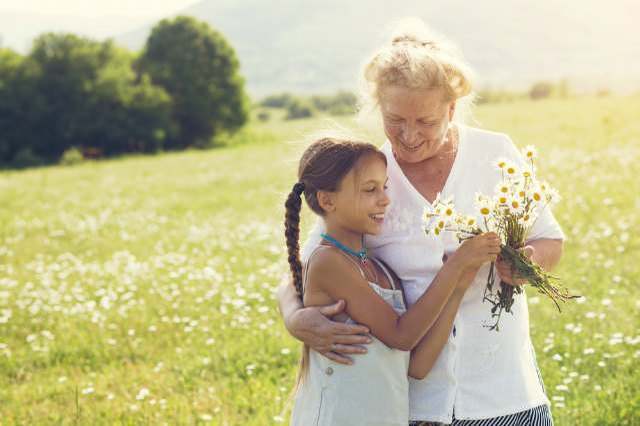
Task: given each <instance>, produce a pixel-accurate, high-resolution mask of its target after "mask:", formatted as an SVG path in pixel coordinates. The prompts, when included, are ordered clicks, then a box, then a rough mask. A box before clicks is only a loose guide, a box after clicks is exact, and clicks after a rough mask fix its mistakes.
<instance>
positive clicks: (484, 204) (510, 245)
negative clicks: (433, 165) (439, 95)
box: [425, 146, 578, 331]
mask: <svg viewBox="0 0 640 426" xmlns="http://www.w3.org/2000/svg"><path fill="white" fill-rule="evenodd" d="M523 155H524V157H525V159H526V162H525V166H524V168H521V167H518V165H517V164H515V163H514V162H512V161H509V160H506V159H498V160H497V161H496V166H497V167H498V169H499V170H500V172H501V175H502V179H501V182H500V183H499V184H498V185H497V186H496V189H495V192H494V194H493V195H492V196H488V195H485V194H479V193H478V194H476V200H475V207H476V209H477V213H478V214H477V216H470V215H462V214H459V213H458V212H456V210H455V206H454V203H453V200H452V198H448V199H441V197H440V194H438V197H437V198H436V200H435V201H434V203H433V210H430V211H427V212H426V213H425V219H426V222H425V231H426V232H427V234H433V235H436V236H439V235H441V234H442V233H443V232H445V231H451V232H454V233H455V234H456V235H457V237H458V239H459V240H460V241H462V240H465V239H467V238H471V237H473V236H474V235H478V234H481V233H483V232H490V231H493V232H496V233H497V234H498V235H500V237H501V239H502V241H503V245H502V247H501V251H500V258H501V259H503V260H505V261H506V262H507V263H508V264H510V265H511V272H512V275H513V277H514V278H516V279H524V280H526V281H527V282H528V283H530V284H531V285H532V286H534V287H535V288H536V289H537V290H538V291H539V292H540V293H542V294H544V295H546V296H548V297H549V298H551V300H552V301H553V302H554V303H555V305H556V307H557V308H558V311H560V304H559V302H565V301H567V300H569V299H572V298H575V297H578V296H571V295H570V294H569V292H568V291H567V290H566V289H565V288H563V287H562V286H561V285H560V284H559V280H558V278H557V277H554V276H553V275H551V274H549V273H547V272H546V271H545V270H543V269H542V268H541V267H540V266H539V265H537V264H536V263H534V262H533V261H531V260H530V259H529V258H528V257H527V256H526V255H525V254H524V253H523V252H522V251H521V250H520V249H521V248H522V247H523V246H524V243H525V238H526V236H527V234H528V233H529V230H530V229H531V227H532V226H533V224H534V223H535V222H536V219H537V217H538V215H539V214H541V212H542V211H543V209H545V208H550V206H551V205H553V204H555V203H556V202H558V201H559V199H560V196H559V194H558V191H556V190H555V189H554V188H552V187H551V186H549V184H548V183H546V182H544V181H539V180H537V179H536V177H535V167H534V158H535V157H536V150H535V148H534V147H533V146H527V147H526V148H525V149H524V151H523ZM476 217H478V218H480V220H479V221H478V220H477V219H476ZM495 279H496V272H495V264H493V263H492V264H491V268H490V269H489V275H488V277H487V287H486V289H485V293H484V301H487V302H489V303H491V304H492V308H491V315H492V318H493V319H494V320H495V322H493V324H489V325H487V327H489V328H490V329H492V330H496V331H497V330H499V323H500V316H501V315H502V312H511V307H512V306H513V302H514V292H515V293H517V294H520V293H522V292H523V289H522V287H520V286H512V285H509V284H506V283H504V282H500V286H499V288H495V289H494V286H495Z"/></svg>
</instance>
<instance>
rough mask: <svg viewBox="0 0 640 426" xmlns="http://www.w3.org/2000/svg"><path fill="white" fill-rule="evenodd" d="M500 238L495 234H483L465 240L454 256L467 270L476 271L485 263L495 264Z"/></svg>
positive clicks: (498, 252)
mask: <svg viewBox="0 0 640 426" xmlns="http://www.w3.org/2000/svg"><path fill="white" fill-rule="evenodd" d="M500 244H501V242H500V237H499V236H498V234H496V233H495V232H485V233H484V234H480V235H476V236H475V237H473V238H469V239H468V240H465V241H464V242H463V243H462V244H461V245H460V247H459V248H458V250H456V251H455V253H454V256H455V257H456V258H457V260H458V261H459V262H460V263H461V265H462V266H463V267H464V268H465V269H467V268H471V269H478V268H479V267H480V266H482V265H483V264H485V263H487V262H495V261H496V259H497V257H498V255H499V254H500Z"/></svg>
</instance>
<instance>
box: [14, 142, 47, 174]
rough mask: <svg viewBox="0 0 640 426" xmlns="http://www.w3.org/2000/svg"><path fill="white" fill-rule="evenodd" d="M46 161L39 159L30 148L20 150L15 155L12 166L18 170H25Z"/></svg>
mask: <svg viewBox="0 0 640 426" xmlns="http://www.w3.org/2000/svg"><path fill="white" fill-rule="evenodd" d="M44 162H45V161H44V160H43V159H42V158H41V157H39V156H38V155H37V154H34V153H33V150H32V149H31V148H29V147H25V148H20V149H19V150H18V152H16V153H15V155H14V156H13V159H12V161H11V164H12V165H13V166H14V167H16V168H18V169H23V168H27V167H35V166H40V165H42V164H44Z"/></svg>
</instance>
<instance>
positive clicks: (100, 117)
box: [0, 17, 249, 167]
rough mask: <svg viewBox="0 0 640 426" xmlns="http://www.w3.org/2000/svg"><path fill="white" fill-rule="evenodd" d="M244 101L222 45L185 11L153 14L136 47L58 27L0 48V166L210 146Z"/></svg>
mask: <svg viewBox="0 0 640 426" xmlns="http://www.w3.org/2000/svg"><path fill="white" fill-rule="evenodd" d="M248 115H249V100H248V97H247V95H246V93H245V89H244V79H243V78H242V76H241V75H240V73H239V62H238V60H237V57H236V54H235V51H234V49H233V48H232V46H231V45H230V44H229V43H228V42H227V40H226V39H225V38H224V37H223V35H222V34H220V33H219V32H217V31H215V30H214V29H212V28H211V27H209V25H208V24H206V23H204V22H200V21H198V20H196V19H194V18H191V17H177V18H174V19H171V20H168V19H165V20H162V21H160V22H159V23H158V24H157V25H156V26H155V27H154V28H153V29H152V31H151V34H150V36H149V38H148V39H147V41H146V44H145V46H144V48H143V50H142V51H141V52H138V53H134V52H131V51H129V50H127V49H125V48H122V47H119V46H117V45H116V44H115V43H114V42H113V41H111V40H107V41H95V40H91V39H88V38H85V37H81V36H78V35H74V34H68V33H46V34H42V35H41V36H39V37H38V38H37V39H36V40H35V41H34V43H33V45H32V48H31V50H30V51H29V53H28V54H27V55H25V56H22V55H20V54H18V53H16V52H14V51H12V50H10V49H7V48H1V49H0V164H2V165H4V166H15V167H21V166H32V165H37V164H47V163H52V162H56V161H58V160H59V159H60V158H61V156H62V155H63V153H64V152H65V151H68V150H70V149H75V150H76V151H80V152H81V153H82V154H83V155H84V156H90V157H98V156H113V155H118V154H122V153H129V152H156V151H159V150H178V149H184V148H188V147H207V146H211V145H212V144H215V142H216V140H217V138H219V137H220V135H223V134H227V133H232V132H234V131H236V130H237V129H239V128H240V127H242V125H243V124H244V123H245V122H246V121H247V119H248Z"/></svg>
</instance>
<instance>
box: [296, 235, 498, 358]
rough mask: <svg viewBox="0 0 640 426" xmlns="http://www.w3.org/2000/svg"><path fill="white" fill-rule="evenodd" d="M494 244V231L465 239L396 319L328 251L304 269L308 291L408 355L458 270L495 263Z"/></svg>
mask: <svg viewBox="0 0 640 426" xmlns="http://www.w3.org/2000/svg"><path fill="white" fill-rule="evenodd" d="M499 244H500V240H499V238H498V237H497V235H495V234H493V233H491V234H483V235H481V236H478V237H475V238H473V239H471V240H468V241H466V242H465V243H464V244H463V246H461V248H460V249H458V251H457V252H456V253H455V254H454V256H452V257H451V258H450V259H449V260H448V261H447V263H445V265H444V266H443V267H442V268H441V269H440V271H439V272H438V274H437V275H436V277H435V278H434V280H433V282H432V283H431V285H430V286H429V288H428V290H427V291H426V292H425V293H424V294H423V295H422V296H421V297H420V298H419V299H418V300H417V301H416V303H414V304H413V306H411V308H409V309H408V310H407V311H406V312H405V313H404V314H403V315H401V316H399V315H398V314H397V313H396V312H395V311H394V310H393V308H392V307H391V306H389V305H388V304H387V303H386V302H385V301H384V300H382V298H380V296H378V294H377V293H376V292H375V291H374V290H372V289H371V287H369V283H368V282H367V281H366V280H365V279H364V278H363V277H362V275H361V274H360V271H358V270H357V269H356V268H354V267H353V264H352V262H351V261H350V260H349V259H346V258H345V256H344V255H343V254H342V253H340V252H338V251H337V250H335V249H332V248H327V249H323V250H321V251H319V252H317V253H316V255H315V257H314V261H313V262H311V264H310V265H309V266H308V268H309V269H308V272H307V273H308V275H307V278H308V282H307V292H311V291H320V292H323V293H325V294H327V295H328V296H329V297H330V298H331V299H333V300H340V299H342V300H344V301H345V302H346V305H347V306H346V311H347V314H348V315H349V316H350V317H351V318H352V319H353V320H354V321H355V322H357V323H359V324H363V325H365V326H367V327H369V329H370V330H371V334H373V335H374V336H375V337H377V338H378V339H379V340H380V341H382V342H383V343H384V344H386V345H387V346H390V347H393V348H397V349H400V350H405V351H408V350H411V349H413V348H414V347H415V346H416V344H417V343H418V342H419V341H420V339H422V337H423V336H424V335H425V334H426V333H427V331H429V329H430V328H431V327H432V325H433V324H434V323H435V322H436V320H437V319H438V317H439V316H440V314H441V312H442V310H443V308H444V307H445V305H446V304H447V302H448V300H449V298H450V297H451V294H452V293H453V291H454V289H455V288H456V286H457V284H458V282H459V281H460V278H461V277H462V275H463V272H464V271H465V270H466V269H467V268H468V267H480V265H482V264H483V263H485V262H487V261H492V260H495V257H496V256H497V254H498V253H499V251H500V246H499ZM463 247H465V248H464V249H463Z"/></svg>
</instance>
